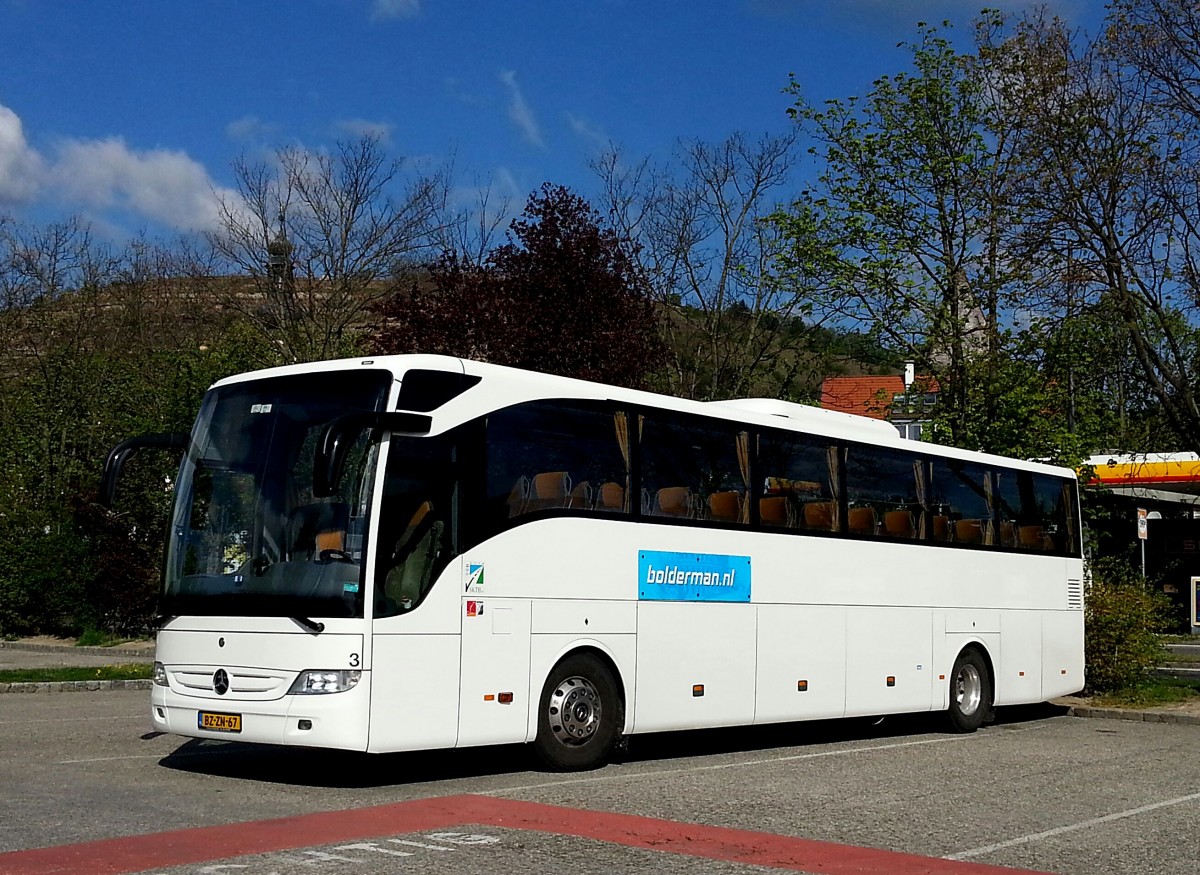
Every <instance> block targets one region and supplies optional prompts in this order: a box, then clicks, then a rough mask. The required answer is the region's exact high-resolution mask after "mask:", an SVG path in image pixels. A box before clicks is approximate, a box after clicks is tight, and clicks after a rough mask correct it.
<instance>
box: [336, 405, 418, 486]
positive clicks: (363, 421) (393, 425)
mask: <svg viewBox="0 0 1200 875" xmlns="http://www.w3.org/2000/svg"><path fill="white" fill-rule="evenodd" d="M432 427H433V417H432V416H426V415H424V414H422V413H403V412H400V413H347V414H346V415H345V416H339V417H338V418H337V419H335V420H333V421H332V422H330V423H329V425H327V426H325V431H323V432H322V433H321V439H320V440H319V441H318V442H317V451H316V455H315V456H314V457H313V496H314V497H315V498H328V497H329V496H331V495H333V494H335V493H336V492H337V490H338V485H339V483H340V482H341V479H342V469H343V468H344V467H345V465H346V454H347V453H348V452H349V451H350V447H352V446H353V445H354V442H355V441H356V440H358V436H359V435H360V434H362V433H363V432H364V431H373V432H379V431H392V432H397V433H399V434H411V435H422V434H429V429H430V428H432Z"/></svg>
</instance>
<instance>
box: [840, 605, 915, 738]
mask: <svg viewBox="0 0 1200 875" xmlns="http://www.w3.org/2000/svg"><path fill="white" fill-rule="evenodd" d="M932 627H933V617H932V612H931V611H930V610H929V609H928V608H868V607H856V608H850V609H848V614H847V617H846V639H847V641H848V642H849V644H848V649H847V652H846V716H847V717H856V716H862V715H867V714H898V713H901V712H903V711H928V710H929V702H930V695H931V690H932V684H933V680H934V679H935V678H936V677H937V674H936V673H935V672H934V671H933V666H932V664H931V663H932V660H933V636H932ZM889 679H890V680H889Z"/></svg>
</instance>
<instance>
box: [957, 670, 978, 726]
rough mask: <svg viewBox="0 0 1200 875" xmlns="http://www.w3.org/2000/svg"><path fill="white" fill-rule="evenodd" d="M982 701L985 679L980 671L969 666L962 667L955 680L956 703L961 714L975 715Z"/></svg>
mask: <svg viewBox="0 0 1200 875" xmlns="http://www.w3.org/2000/svg"><path fill="white" fill-rule="evenodd" d="M982 700H983V678H982V677H981V676H980V674H979V669H978V668H976V667H975V666H973V665H969V664H968V665H964V666H962V667H961V668H960V669H959V670H958V676H957V677H956V678H955V679H954V701H955V702H956V703H957V704H958V710H959V713H960V714H965V715H971V714H974V713H975V712H976V711H978V710H979V703H980V702H981V701H982Z"/></svg>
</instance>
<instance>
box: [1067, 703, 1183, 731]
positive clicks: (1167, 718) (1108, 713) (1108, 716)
mask: <svg viewBox="0 0 1200 875" xmlns="http://www.w3.org/2000/svg"><path fill="white" fill-rule="evenodd" d="M1067 713H1068V714H1069V715H1070V716H1072V717H1098V718H1100V719H1103V720H1134V721H1142V722H1144V723H1176V724H1180V725H1183V726H1200V714H1176V713H1174V712H1172V711H1126V710H1124V709H1121V708H1093V707H1091V706H1090V705H1069V706H1068V707H1067Z"/></svg>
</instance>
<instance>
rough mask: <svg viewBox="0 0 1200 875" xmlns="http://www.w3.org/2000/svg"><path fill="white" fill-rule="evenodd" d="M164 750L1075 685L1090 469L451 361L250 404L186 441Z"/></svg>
mask: <svg viewBox="0 0 1200 875" xmlns="http://www.w3.org/2000/svg"><path fill="white" fill-rule="evenodd" d="M151 445H159V446H162V445H178V446H183V447H186V458H185V459H184V462H183V465H182V467H181V470H180V475H179V478H178V481H177V484H176V499H175V510H174V514H173V519H172V522H171V527H170V544H169V547H168V550H167V567H166V573H165V578H164V584H163V591H162V597H161V613H162V614H163V617H162V619H161V626H160V629H159V632H158V647H157V662H156V664H155V672H154V687H153V693H152V697H151V707H150V710H151V716H152V719H153V723H154V726H155V727H156V728H157V729H159V730H161V731H164V732H170V733H175V734H179V735H187V736H193V737H200V738H237V739H240V740H243V741H252V742H264V743H272V744H296V745H310V746H320V747H330V748H343V749H349V750H362V751H374V752H384V751H406V750H421V749H428V748H450V747H467V746H471V745H487V744H502V743H512V742H529V743H532V744H533V745H534V746H535V748H536V750H537V751H538V753H539V754H540V755H541V756H542V758H543V759H544V760H545V761H546V762H547V763H548V764H549V765H550V766H552V767H555V768H560V769H580V768H590V767H594V766H596V765H598V764H600V763H602V762H603V761H604V760H605V758H606V756H607V755H608V754H609V752H610V750H611V748H612V746H613V744H614V742H615V741H616V740H617V739H618V738H619V737H620V736H621V735H622V734H629V733H641V732H658V731H663V730H676V729H695V728H699V727H716V726H736V725H750V724H763V723H775V722H784V721H799V720H808V719H817V718H834V717H844V716H856V715H864V716H865V715H882V714H893V713H899V712H917V711H938V710H941V711H946V712H948V714H949V717H950V719H951V721H952V722H953V724H954V726H955V727H957V728H958V729H959V730H963V731H972V730H974V729H976V728H978V727H979V726H980V725H981V723H982V722H983V721H984V720H985V719H986V718H987V717H988V715H989V714H990V712H991V709H992V707H993V705H1006V704H1016V703H1028V702H1040V701H1044V700H1046V699H1048V698H1050V697H1053V696H1058V695H1062V694H1066V693H1071V692H1074V691H1077V690H1079V689H1081V688H1082V686H1083V682H1084V678H1083V583H1082V578H1083V568H1082V560H1081V537H1080V524H1079V509H1078V508H1079V505H1078V489H1077V483H1076V478H1075V474H1074V472H1072V471H1070V470H1068V469H1065V468H1057V467H1051V466H1048V465H1043V464H1036V463H1032V462H1023V461H1016V460H1012V459H1005V458H1000V457H996V456H989V455H983V454H980V453H974V452H968V451H964V450H957V449H952V448H948V447H939V446H934V445H931V444H924V443H914V442H912V441H907V440H905V439H903V438H901V437H899V436H898V435H897V433H896V431H895V430H894V429H893V428H892V427H891V426H889V425H887V424H886V423H882V422H876V421H872V420H868V419H865V418H861V417H854V416H849V415H846V414H840V413H832V412H828V411H823V410H819V409H814V408H810V407H803V406H800V405H795V404H790V403H787V402H782V401H772V400H764V399H756V400H746V401H728V402H717V403H701V402H695V401H685V400H680V399H677V398H670V397H665V396H661V395H655V394H651V393H647V392H636V391H630V390H625V389H618V388H613V387H610V386H604V385H600V384H595V383H589V382H584V381H580V380H572V379H566V378H561V377H554V376H549V375H545V374H539V373H532V372H526V371H521V370H515V369H511V368H503V367H499V366H495V365H487V364H480V363H477V362H472V361H465V360H460V359H456V358H449V357H441V356H385V357H378V358H373V359H358V360H346V361H338V362H324V363H319V364H309V365H297V366H291V367H282V368H275V369H271V370H266V371H260V372H256V373H252V374H245V375H241V376H236V377H231V378H229V379H226V380H222V381H221V382H219V383H217V384H216V385H215V386H214V387H213V388H212V389H211V390H210V391H209V392H208V394H207V396H206V397H205V400H204V403H203V406H202V407H201V410H200V414H199V418H198V419H197V421H196V424H195V427H194V428H193V430H192V433H191V435H190V437H188V436H164V435H157V436H145V437H143V438H141V439H138V438H135V439H133V440H131V441H127V442H125V444H122V445H121V446H120V447H118V448H117V449H116V450H114V451H113V454H112V456H111V457H110V464H109V465H108V468H107V470H106V477H105V485H106V489H107V492H108V494H109V495H110V496H111V492H112V489H113V488H114V485H115V483H116V479H117V476H118V474H119V470H120V467H121V462H122V461H123V460H124V458H126V457H127V456H128V455H129V454H130V453H132V452H133V451H135V450H136V449H138V448H139V447H143V446H151Z"/></svg>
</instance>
